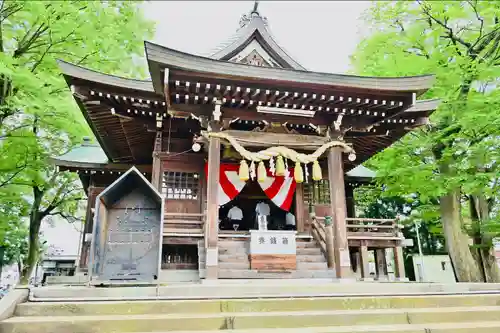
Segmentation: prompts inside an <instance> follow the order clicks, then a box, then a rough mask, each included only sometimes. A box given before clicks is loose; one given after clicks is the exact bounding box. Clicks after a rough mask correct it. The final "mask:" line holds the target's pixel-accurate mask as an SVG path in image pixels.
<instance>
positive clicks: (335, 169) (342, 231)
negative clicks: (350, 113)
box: [328, 147, 351, 278]
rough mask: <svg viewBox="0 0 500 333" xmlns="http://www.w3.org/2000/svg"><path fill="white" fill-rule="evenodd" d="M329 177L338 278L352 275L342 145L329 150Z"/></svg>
mask: <svg viewBox="0 0 500 333" xmlns="http://www.w3.org/2000/svg"><path fill="white" fill-rule="evenodd" d="M328 179H329V183H330V207H331V210H332V216H333V225H334V226H335V249H334V250H335V271H336V273H337V278H345V277H349V276H350V275H351V259H350V256H349V246H348V243H347V227H346V217H347V208H346V201H345V189H344V171H343V162H342V149H341V148H340V147H332V148H330V150H329V152H328Z"/></svg>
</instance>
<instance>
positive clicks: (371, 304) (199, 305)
mask: <svg viewBox="0 0 500 333" xmlns="http://www.w3.org/2000/svg"><path fill="white" fill-rule="evenodd" d="M498 305H500V295H469V296H464V295H451V296H412V297H399V296H391V297H342V298H340V297H336V298H277V299H276V298H275V299H256V298H254V299H239V300H181V301H165V300H149V301H94V302H68V301H67V302H47V303H42V302H28V303H23V304H19V305H18V306H17V308H16V312H15V315H16V316H49V317H50V316H81V315H87V316H88V315H115V314H123V313H126V314H155V313H158V314H168V313H219V312H245V311H248V312H261V311H263V312H267V311H320V310H365V309H368V310H369V309H398V308H402V309H412V308H444V307H477V306H498Z"/></svg>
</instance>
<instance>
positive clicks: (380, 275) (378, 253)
mask: <svg viewBox="0 0 500 333" xmlns="http://www.w3.org/2000/svg"><path fill="white" fill-rule="evenodd" d="M375 270H376V275H377V279H378V280H385V279H387V278H388V276H387V260H386V258H385V249H376V250H375Z"/></svg>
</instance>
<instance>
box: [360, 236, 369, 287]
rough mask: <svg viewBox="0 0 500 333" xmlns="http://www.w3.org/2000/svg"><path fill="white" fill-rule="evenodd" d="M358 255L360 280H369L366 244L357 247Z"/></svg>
mask: <svg viewBox="0 0 500 333" xmlns="http://www.w3.org/2000/svg"><path fill="white" fill-rule="evenodd" d="M359 255H360V257H361V278H362V279H363V280H367V279H370V261H369V258H368V246H366V244H361V246H360V247H359Z"/></svg>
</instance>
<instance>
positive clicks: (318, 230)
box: [311, 216, 327, 255]
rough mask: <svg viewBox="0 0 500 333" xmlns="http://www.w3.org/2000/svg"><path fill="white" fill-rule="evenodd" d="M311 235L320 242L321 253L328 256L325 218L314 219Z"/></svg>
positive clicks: (314, 217)
mask: <svg viewBox="0 0 500 333" xmlns="http://www.w3.org/2000/svg"><path fill="white" fill-rule="evenodd" d="M311 233H312V236H313V237H314V239H315V240H316V241H317V242H318V244H319V246H320V247H321V251H323V253H324V254H325V255H326V254H327V249H326V230H325V223H324V217H316V216H313V217H312V223H311Z"/></svg>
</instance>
